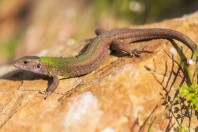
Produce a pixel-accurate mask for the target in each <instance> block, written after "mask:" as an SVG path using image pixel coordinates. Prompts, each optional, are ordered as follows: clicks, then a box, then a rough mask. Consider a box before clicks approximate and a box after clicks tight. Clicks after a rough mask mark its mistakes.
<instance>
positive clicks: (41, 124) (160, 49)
mask: <svg viewBox="0 0 198 132" xmlns="http://www.w3.org/2000/svg"><path fill="white" fill-rule="evenodd" d="M143 27H150V28H151V27H160V28H170V29H174V30H177V31H180V32H182V33H184V34H186V35H187V36H189V37H190V38H191V39H192V40H194V41H195V42H198V35H197V33H198V12H196V13H194V14H192V15H188V16H184V17H182V18H178V19H172V20H166V21H163V22H159V23H153V24H149V25H144V26H140V27H136V28H143ZM176 43H177V44H178V45H179V46H182V47H183V51H184V53H185V55H186V56H188V58H190V55H191V51H190V50H189V49H188V48H187V47H185V46H184V45H182V44H181V43H180V42H177V41H176ZM138 44H142V45H144V46H147V48H148V49H152V50H154V52H153V53H144V54H141V57H133V58H129V57H127V56H125V57H117V56H109V57H108V58H107V59H106V60H105V62H104V63H103V64H102V65H101V66H100V67H99V68H97V69H96V70H95V71H93V72H92V73H90V74H88V75H85V76H81V77H76V78H70V79H63V80H61V81H60V84H59V86H58V88H57V89H56V91H55V92H54V93H53V94H52V95H51V96H49V97H48V98H47V99H46V100H44V99H43V98H42V95H41V93H40V92H42V91H44V90H45V89H46V88H47V87H48V80H49V78H48V77H45V76H40V75H36V74H33V73H30V72H25V71H21V70H17V69H14V68H13V67H12V66H4V67H2V68H1V69H0V75H1V79H0V95H1V96H0V130H1V131H16V130H17V131H69V132H76V131H86V132H89V131H90V132H92V131H102V132H114V131H119V132H120V131H124V132H126V131H148V130H149V129H150V130H153V131H173V130H176V129H177V128H178V126H179V125H183V126H184V127H186V128H187V129H188V130H191V131H195V129H196V130H197V129H198V126H197V124H198V121H197V119H196V116H195V113H192V114H191V115H187V114H185V113H182V111H183V110H184V111H185V110H186V109H184V108H182V107H181V106H184V104H183V105H182V104H181V103H180V104H177V103H174V104H173V106H170V107H169V109H167V108H166V106H168V103H170V101H172V100H174V99H175V96H176V94H177V93H176V90H177V88H178V86H179V85H180V84H183V85H185V83H184V82H183V81H182V79H183V73H182V72H181V71H179V72H178V70H179V69H178V66H177V64H176V63H173V60H172V59H171V58H170V57H171V56H172V55H173V54H174V59H175V60H176V61H177V62H179V61H180V60H179V56H178V55H177V53H176V50H174V48H173V46H172V45H171V43H170V42H169V41H168V40H163V39H159V40H151V41H146V42H140V43H138ZM77 46H78V47H81V45H77ZM71 47H73V48H76V45H73V46H71ZM67 48H68V47H67ZM56 49H57V50H56ZM60 49H61V51H63V50H64V49H65V47H58V46H57V47H56V48H53V49H48V51H47V53H46V54H47V55H53V56H55V55H56V53H57V52H58V50H60ZM72 52H73V51H72V50H70V52H68V50H67V53H68V54H72ZM59 54H60V53H59ZM5 71H7V72H5ZM177 72H178V73H177ZM181 122H182V123H181ZM189 123H190V126H189Z"/></svg>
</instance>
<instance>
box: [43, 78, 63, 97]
mask: <svg viewBox="0 0 198 132" xmlns="http://www.w3.org/2000/svg"><path fill="white" fill-rule="evenodd" d="M58 83H59V79H58V77H57V76H53V77H52V83H51V85H50V86H49V87H48V88H47V89H46V91H45V93H44V98H45V99H46V98H47V97H48V96H49V95H51V94H52V92H53V91H54V90H55V89H56V88H57V86H58Z"/></svg>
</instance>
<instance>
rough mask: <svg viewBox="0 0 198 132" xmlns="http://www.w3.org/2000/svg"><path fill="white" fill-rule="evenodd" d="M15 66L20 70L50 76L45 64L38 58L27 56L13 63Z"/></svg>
mask: <svg viewBox="0 0 198 132" xmlns="http://www.w3.org/2000/svg"><path fill="white" fill-rule="evenodd" d="M13 65H14V66H15V67H17V68H19V69H22V70H26V71H31V72H34V73H39V74H44V75H49V72H48V69H47V67H46V65H45V64H43V63H41V62H40V59H39V57H37V56H25V57H22V58H20V59H17V60H15V61H14V62H13Z"/></svg>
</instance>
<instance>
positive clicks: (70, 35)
mask: <svg viewBox="0 0 198 132" xmlns="http://www.w3.org/2000/svg"><path fill="white" fill-rule="evenodd" d="M196 10H198V0H73V1H71V0H56V1H55V0H0V66H2V65H4V64H7V63H9V62H11V61H12V60H13V59H15V58H18V57H21V56H24V55H33V54H35V53H38V52H39V51H41V50H42V49H45V48H47V47H50V46H55V45H61V44H65V43H66V42H67V43H68V42H72V41H78V40H80V39H85V38H90V37H92V36H93V35H94V29H95V28H97V27H103V28H107V29H111V28H118V27H129V26H131V25H142V24H145V23H152V22H155V21H161V20H164V19H170V18H174V17H181V16H183V15H184V14H189V13H192V12H195V11H196Z"/></svg>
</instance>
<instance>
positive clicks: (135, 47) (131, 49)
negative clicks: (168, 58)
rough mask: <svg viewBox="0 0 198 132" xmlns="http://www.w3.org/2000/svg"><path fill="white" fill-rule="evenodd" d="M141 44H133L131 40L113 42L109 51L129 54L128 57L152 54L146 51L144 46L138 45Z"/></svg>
mask: <svg viewBox="0 0 198 132" xmlns="http://www.w3.org/2000/svg"><path fill="white" fill-rule="evenodd" d="M140 43H141V42H133V40H131V39H125V40H120V39H118V40H115V41H113V42H112V44H111V50H118V51H123V52H126V53H128V54H129V56H130V57H133V56H136V57H139V56H140V54H141V53H145V52H146V53H152V51H149V50H146V45H145V44H144V45H142V44H140Z"/></svg>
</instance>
